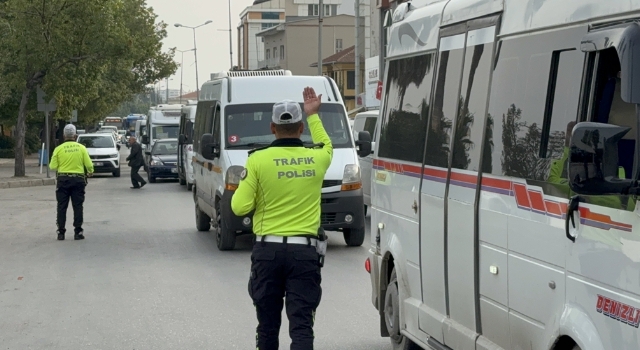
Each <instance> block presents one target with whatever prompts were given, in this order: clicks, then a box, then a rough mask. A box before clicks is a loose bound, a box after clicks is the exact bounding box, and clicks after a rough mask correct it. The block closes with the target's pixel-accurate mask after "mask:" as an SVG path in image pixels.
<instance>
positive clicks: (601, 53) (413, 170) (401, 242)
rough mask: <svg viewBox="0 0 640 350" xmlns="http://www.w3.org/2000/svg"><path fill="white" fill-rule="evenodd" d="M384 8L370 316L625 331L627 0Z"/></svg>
mask: <svg viewBox="0 0 640 350" xmlns="http://www.w3.org/2000/svg"><path fill="white" fill-rule="evenodd" d="M389 19H390V20H389V21H388V24H389V28H388V32H389V40H388V41H389V46H388V55H387V59H386V64H385V75H384V91H383V97H382V105H381V114H380V117H379V124H378V127H377V128H376V138H375V139H376V140H377V142H376V144H375V148H374V160H373V171H372V190H371V193H372V195H371V196H372V207H371V227H372V234H371V248H370V256H369V258H368V259H367V261H366V267H367V270H369V271H370V274H371V282H372V287H373V294H372V301H373V304H374V305H375V307H376V308H377V309H378V310H379V315H380V320H381V322H380V331H381V334H382V335H383V336H389V337H390V338H391V342H392V344H393V348H394V349H412V348H417V347H418V346H419V347H422V348H429V349H430V348H433V349H465V350H471V349H474V350H476V349H534V350H538V349H555V350H565V349H571V350H573V349H583V350H604V349H607V350H609V349H616V350H618V349H639V348H640V332H639V330H638V325H639V324H640V218H639V217H638V213H639V212H638V211H637V210H636V207H637V205H636V200H637V197H636V196H635V195H634V194H638V193H640V190H639V188H638V177H639V175H640V172H639V171H638V167H639V166H640V161H639V160H640V157H639V156H640V154H639V153H640V152H638V149H640V148H639V145H638V143H637V141H638V132H639V131H640V128H638V124H639V121H640V119H639V118H638V115H639V114H640V108H639V106H638V104H639V103H640V25H639V24H638V23H639V21H640V1H639V0H607V1H603V0H582V1H577V0H546V1H533V0H531V1H523V0H502V1H496V0H444V1H417V0H416V1H413V2H408V3H402V4H400V5H398V7H397V8H396V9H395V10H394V12H393V14H392V16H390V18H389ZM576 123H577V125H576Z"/></svg>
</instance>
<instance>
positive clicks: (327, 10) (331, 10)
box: [308, 4, 338, 17]
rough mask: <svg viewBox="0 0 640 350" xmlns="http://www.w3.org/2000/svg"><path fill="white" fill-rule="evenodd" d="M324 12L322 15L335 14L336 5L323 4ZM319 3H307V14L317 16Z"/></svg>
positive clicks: (336, 10) (336, 11)
mask: <svg viewBox="0 0 640 350" xmlns="http://www.w3.org/2000/svg"><path fill="white" fill-rule="evenodd" d="M323 8H324V13H323V14H322V15H323V16H327V17H328V16H335V15H337V14H338V5H324V6H323ZM318 10H319V5H317V4H316V5H309V8H308V15H309V16H317V15H318V13H319V11H318Z"/></svg>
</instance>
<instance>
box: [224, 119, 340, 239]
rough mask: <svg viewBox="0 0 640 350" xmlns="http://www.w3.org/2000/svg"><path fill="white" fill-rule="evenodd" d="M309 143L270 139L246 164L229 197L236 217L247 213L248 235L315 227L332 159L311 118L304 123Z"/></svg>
mask: <svg viewBox="0 0 640 350" xmlns="http://www.w3.org/2000/svg"><path fill="white" fill-rule="evenodd" d="M307 122H308V124H309V129H310V131H311V138H312V140H313V142H314V143H324V146H323V147H322V148H306V147H304V144H303V143H302V141H301V140H299V139H279V140H275V141H274V142H273V143H272V144H271V146H269V147H268V148H265V149H262V150H259V151H257V152H255V153H253V154H252V155H250V156H249V158H248V159H247V163H246V165H245V169H246V170H245V173H246V177H245V178H244V179H243V180H241V181H240V185H239V186H238V189H237V190H236V192H235V193H234V195H233V197H232V198H231V209H232V210H233V212H234V213H235V214H236V215H238V216H242V215H246V214H248V213H250V212H251V211H252V210H254V209H255V213H254V214H253V232H254V233H255V234H256V235H258V236H260V235H266V234H271V235H279V236H294V235H316V234H317V233H318V228H319V227H320V197H321V192H322V181H323V180H324V176H325V173H326V172H327V169H329V165H330V164H331V159H332V158H333V146H332V144H331V139H330V138H329V135H327V132H326V131H325V130H324V127H323V126H322V121H320V117H319V116H318V115H317V114H314V115H311V116H309V117H308V118H307Z"/></svg>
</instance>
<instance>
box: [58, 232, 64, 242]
mask: <svg viewBox="0 0 640 350" xmlns="http://www.w3.org/2000/svg"><path fill="white" fill-rule="evenodd" d="M64 233H65V231H64V230H58V240H59V241H64Z"/></svg>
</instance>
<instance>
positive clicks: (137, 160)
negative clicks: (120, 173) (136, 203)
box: [127, 136, 147, 188]
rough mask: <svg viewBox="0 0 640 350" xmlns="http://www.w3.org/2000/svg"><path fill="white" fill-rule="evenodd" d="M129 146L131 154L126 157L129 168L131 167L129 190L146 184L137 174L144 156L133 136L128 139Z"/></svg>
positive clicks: (142, 163) (142, 164)
mask: <svg viewBox="0 0 640 350" xmlns="http://www.w3.org/2000/svg"><path fill="white" fill-rule="evenodd" d="M129 145H130V146H131V152H130V153H129V156H128V157H127V161H129V166H130V167H131V184H132V185H133V186H132V187H131V188H142V187H144V185H146V184H147V182H146V181H144V179H143V178H142V176H140V174H138V171H139V170H140V168H142V167H143V166H144V156H143V155H142V146H140V144H139V143H138V142H137V141H136V138H135V137H134V136H132V137H129Z"/></svg>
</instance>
